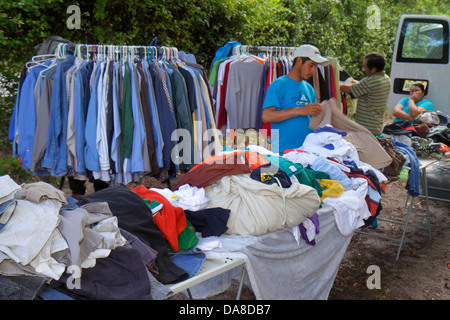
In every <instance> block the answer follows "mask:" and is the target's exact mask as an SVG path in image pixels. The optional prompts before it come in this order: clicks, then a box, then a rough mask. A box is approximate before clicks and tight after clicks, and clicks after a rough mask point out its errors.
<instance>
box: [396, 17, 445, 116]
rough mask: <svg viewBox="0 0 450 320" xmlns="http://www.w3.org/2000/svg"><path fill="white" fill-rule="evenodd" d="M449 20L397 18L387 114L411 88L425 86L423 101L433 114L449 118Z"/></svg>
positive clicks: (438, 18)
mask: <svg viewBox="0 0 450 320" xmlns="http://www.w3.org/2000/svg"><path fill="white" fill-rule="evenodd" d="M449 24H450V18H448V17H441V16H427V15H403V16H402V17H401V18H400V22H399V26H398V31H397V38H396V41H395V46H394V52H393V57H392V65H391V76H390V77H391V90H390V93H389V98H388V114H390V115H392V110H393V109H394V107H395V105H396V104H397V103H398V101H400V99H402V98H404V97H407V96H409V89H410V87H411V85H412V84H413V83H415V82H417V81H419V82H421V83H423V84H424V87H425V94H426V98H427V99H428V100H430V101H431V102H432V103H433V106H434V110H435V111H442V112H443V113H445V114H450V64H449Z"/></svg>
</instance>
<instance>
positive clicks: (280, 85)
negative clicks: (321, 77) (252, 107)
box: [262, 75, 316, 154]
mask: <svg viewBox="0 0 450 320" xmlns="http://www.w3.org/2000/svg"><path fill="white" fill-rule="evenodd" d="M312 102H316V93H315V91H314V88H313V87H312V86H311V85H310V84H309V83H307V82H306V81H296V80H292V79H291V78H289V77H288V76H287V75H285V76H281V77H279V78H277V79H276V80H275V81H274V82H272V84H271V85H270V86H269V88H268V89H267V94H266V97H265V100H264V104H263V107H262V108H263V109H266V108H269V107H275V108H276V110H284V109H289V108H292V107H299V108H301V107H303V106H305V105H307V104H308V103H312ZM310 119H311V115H308V116H297V117H293V118H290V119H287V120H284V121H281V122H272V123H271V144H272V152H275V153H277V152H278V153H279V154H283V152H284V150H286V149H293V148H298V147H300V146H301V145H302V144H303V142H304V140H305V138H306V136H307V135H308V134H310V133H312V132H313V131H312V130H310V129H309V121H310Z"/></svg>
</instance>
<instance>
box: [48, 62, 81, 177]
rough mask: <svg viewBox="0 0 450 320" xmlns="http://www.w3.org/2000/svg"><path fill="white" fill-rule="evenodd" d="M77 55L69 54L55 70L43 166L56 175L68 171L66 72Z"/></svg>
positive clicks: (58, 175)
mask: <svg viewBox="0 0 450 320" xmlns="http://www.w3.org/2000/svg"><path fill="white" fill-rule="evenodd" d="M74 61H75V57H74V56H73V55H69V56H68V57H67V58H66V59H64V60H63V61H61V62H60V63H59V64H58V67H56V70H55V79H54V83H53V91H52V99H51V102H50V119H49V124H48V135H47V148H46V152H45V155H44V158H43V160H42V166H43V167H44V168H48V169H50V172H51V173H52V175H54V176H56V177H60V176H63V175H65V174H66V173H67V145H66V137H67V95H66V78H65V75H64V73H65V72H66V71H67V70H68V69H69V68H70V67H71V66H72V65H73V63H74Z"/></svg>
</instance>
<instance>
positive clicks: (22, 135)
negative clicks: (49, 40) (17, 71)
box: [17, 60, 50, 169]
mask: <svg viewBox="0 0 450 320" xmlns="http://www.w3.org/2000/svg"><path fill="white" fill-rule="evenodd" d="M48 65H50V60H47V61H45V62H44V63H43V65H36V66H34V67H31V68H30V70H29V72H28V74H27V76H26V78H25V81H24V82H23V85H22V88H21V96H20V99H19V107H18V110H17V128H18V137H19V140H18V145H17V156H18V157H20V158H21V159H22V167H23V168H24V169H30V165H31V157H32V154H33V144H34V136H35V130H36V100H35V95H34V87H35V85H36V82H37V80H38V77H39V73H40V72H41V71H42V70H44V69H46V68H47V66H48Z"/></svg>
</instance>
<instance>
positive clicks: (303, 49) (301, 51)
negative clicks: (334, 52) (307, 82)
mask: <svg viewBox="0 0 450 320" xmlns="http://www.w3.org/2000/svg"><path fill="white" fill-rule="evenodd" d="M292 57H293V58H297V57H308V58H310V59H311V60H312V61H314V62H317V63H318V64H320V65H322V66H327V65H328V60H327V59H325V58H324V57H322V56H321V55H320V52H319V49H317V48H316V47H314V46H312V45H310V44H303V45H301V46H300V47H298V48H296V49H295V50H294V53H293V55H292Z"/></svg>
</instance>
